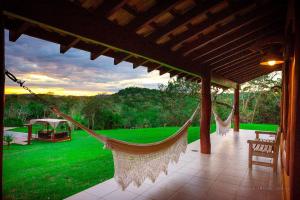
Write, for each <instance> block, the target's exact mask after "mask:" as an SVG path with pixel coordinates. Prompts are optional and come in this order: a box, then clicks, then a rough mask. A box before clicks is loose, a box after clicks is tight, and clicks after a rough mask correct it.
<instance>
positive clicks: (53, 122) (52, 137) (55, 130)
mask: <svg viewBox="0 0 300 200" xmlns="http://www.w3.org/2000/svg"><path fill="white" fill-rule="evenodd" d="M33 124H41V125H42V129H40V130H37V139H38V140H42V141H50V142H58V141H66V140H71V128H70V126H69V124H68V121H67V120H64V119H32V120H30V123H29V124H27V127H28V135H31V134H32V125H33Z"/></svg>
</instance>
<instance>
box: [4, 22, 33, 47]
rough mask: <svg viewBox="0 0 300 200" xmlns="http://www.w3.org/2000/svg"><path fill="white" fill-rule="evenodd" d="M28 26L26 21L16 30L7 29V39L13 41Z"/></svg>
mask: <svg viewBox="0 0 300 200" xmlns="http://www.w3.org/2000/svg"><path fill="white" fill-rule="evenodd" d="M29 27H30V24H29V23H27V22H24V23H22V24H21V25H20V26H19V27H18V28H17V29H16V30H10V31H9V41H11V42H15V41H17V39H19V37H20V36H21V35H22V34H23V33H24V32H25V31H26V30H27V29H28V28H29Z"/></svg>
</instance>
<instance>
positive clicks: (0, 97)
mask: <svg viewBox="0 0 300 200" xmlns="http://www.w3.org/2000/svg"><path fill="white" fill-rule="evenodd" d="M2 11H3V1H1V2H0V12H1V13H0V14H1V19H0V23H1V26H0V29H1V30H0V62H1V64H0V148H1V153H0V159H1V161H0V176H1V180H0V185H1V197H3V195H2V191H3V184H2V179H3V178H2V170H3V165H2V164H3V134H4V123H3V120H4V107H5V106H4V103H5V99H4V98H5V95H4V85H5V73H4V66H5V58H4V55H5V54H4V22H3V14H2Z"/></svg>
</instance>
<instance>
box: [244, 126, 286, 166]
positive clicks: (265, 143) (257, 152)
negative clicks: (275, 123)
mask: <svg viewBox="0 0 300 200" xmlns="http://www.w3.org/2000/svg"><path fill="white" fill-rule="evenodd" d="M255 134H256V139H255V140H248V144H249V168H252V165H261V166H266V167H273V171H274V172H276V171H277V162H278V154H279V144H280V135H281V133H277V134H276V133H275V132H265V131H255ZM261 134H264V135H274V136H275V140H269V139H261V138H260V137H259V136H260V135H261ZM253 156H259V157H265V158H271V159H272V162H271V163H269V162H262V161H255V160H253V159H252V158H253Z"/></svg>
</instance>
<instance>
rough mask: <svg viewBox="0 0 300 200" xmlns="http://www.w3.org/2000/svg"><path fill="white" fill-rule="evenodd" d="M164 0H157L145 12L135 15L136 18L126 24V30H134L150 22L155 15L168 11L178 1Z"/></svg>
mask: <svg viewBox="0 0 300 200" xmlns="http://www.w3.org/2000/svg"><path fill="white" fill-rule="evenodd" d="M173 2H174V1H170V0H164V1H157V2H156V5H155V6H154V7H152V8H150V9H149V11H147V12H146V13H143V14H142V15H138V16H136V19H135V20H133V21H132V22H130V24H129V25H128V26H127V27H128V30H133V31H134V32H135V31H137V30H139V29H140V28H141V27H143V26H145V25H149V24H151V23H152V22H153V21H154V20H155V19H156V17H158V16H159V15H160V14H161V13H163V12H168V11H170V10H172V9H173V8H174V6H176V5H177V4H178V3H179V2H175V3H173Z"/></svg>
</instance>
